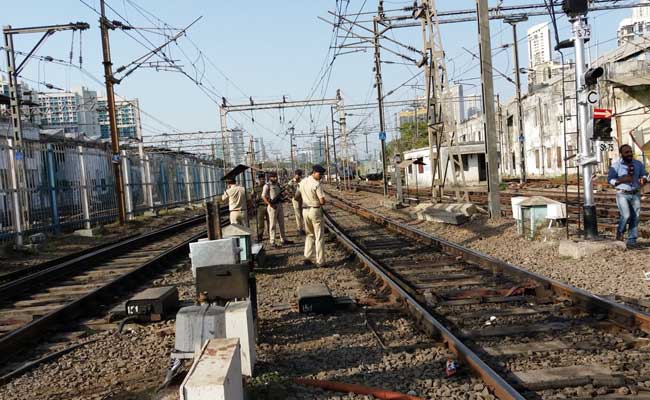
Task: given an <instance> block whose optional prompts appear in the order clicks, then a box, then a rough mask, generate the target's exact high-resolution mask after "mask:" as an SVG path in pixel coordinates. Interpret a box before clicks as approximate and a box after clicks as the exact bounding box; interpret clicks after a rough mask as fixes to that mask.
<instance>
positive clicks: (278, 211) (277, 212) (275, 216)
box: [266, 204, 287, 244]
mask: <svg viewBox="0 0 650 400" xmlns="http://www.w3.org/2000/svg"><path fill="white" fill-rule="evenodd" d="M266 211H268V213H269V240H270V242H271V244H273V243H275V224H276V223H277V225H278V226H279V227H280V241H282V242H284V241H285V240H287V237H286V236H285V234H284V212H283V211H282V204H278V205H277V206H276V207H275V208H273V207H271V206H267V207H266Z"/></svg>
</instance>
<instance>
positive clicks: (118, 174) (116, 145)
mask: <svg viewBox="0 0 650 400" xmlns="http://www.w3.org/2000/svg"><path fill="white" fill-rule="evenodd" d="M99 6H100V13H101V16H100V17H99V27H100V30H101V35H102V53H103V57H104V62H103V64H104V79H105V81H106V103H107V104H108V122H109V126H110V133H111V153H112V154H111V155H112V157H111V161H112V163H113V174H114V175H115V195H116V196H117V211H118V216H119V219H120V225H124V224H125V223H126V202H125V199H124V180H123V176H122V166H121V163H120V137H119V133H118V131H117V119H116V112H115V91H114V90H113V85H114V84H115V81H114V78H113V63H112V62H111V47H110V46H111V45H110V42H109V40H108V29H109V24H110V23H109V22H108V20H107V19H106V5H105V1H104V0H99Z"/></svg>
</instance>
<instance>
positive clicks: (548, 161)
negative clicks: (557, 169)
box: [546, 149, 553, 168]
mask: <svg viewBox="0 0 650 400" xmlns="http://www.w3.org/2000/svg"><path fill="white" fill-rule="evenodd" d="M552 158H553V153H552V152H551V149H546V168H551V162H552V160H551V159H552Z"/></svg>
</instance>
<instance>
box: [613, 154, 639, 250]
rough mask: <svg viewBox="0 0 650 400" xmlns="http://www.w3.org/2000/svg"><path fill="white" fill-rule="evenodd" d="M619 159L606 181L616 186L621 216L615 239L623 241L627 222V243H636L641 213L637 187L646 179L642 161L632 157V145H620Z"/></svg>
mask: <svg viewBox="0 0 650 400" xmlns="http://www.w3.org/2000/svg"><path fill="white" fill-rule="evenodd" d="M618 152H619V154H620V155H621V159H620V160H618V161H616V162H615V163H613V164H612V166H611V167H610V168H609V173H608V174H607V181H608V182H609V184H610V185H612V186H614V187H615V188H616V205H617V206H618V211H619V212H620V213H621V216H620V218H619V220H618V228H617V229H616V240H620V241H623V235H624V234H625V227H626V225H627V224H628V223H629V225H630V230H629V232H628V235H627V245H628V246H634V245H636V239H637V237H638V236H639V232H638V226H639V216H640V213H641V194H640V193H639V188H640V187H641V186H642V185H645V183H646V182H647V181H648V174H647V172H646V171H645V167H644V165H643V163H642V162H641V161H639V160H635V159H634V154H633V153H632V146H630V145H629V144H624V145H621V147H619V149H618Z"/></svg>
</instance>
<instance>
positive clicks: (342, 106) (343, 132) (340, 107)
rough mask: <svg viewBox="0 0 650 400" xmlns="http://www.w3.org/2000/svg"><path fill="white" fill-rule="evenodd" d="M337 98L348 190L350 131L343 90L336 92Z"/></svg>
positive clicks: (345, 186) (345, 183) (346, 187)
mask: <svg viewBox="0 0 650 400" xmlns="http://www.w3.org/2000/svg"><path fill="white" fill-rule="evenodd" d="M336 98H337V99H338V103H336V108H337V111H338V113H339V131H340V135H341V138H342V139H343V161H342V164H343V169H344V171H343V187H344V188H345V189H346V190H347V189H348V182H347V181H348V178H349V177H348V173H349V170H348V168H347V164H346V161H347V158H348V131H347V124H346V119H345V104H344V102H343V96H342V95H341V90H340V89H338V90H337V91H336Z"/></svg>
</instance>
